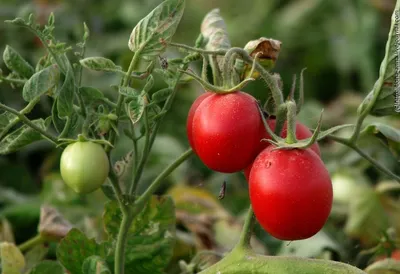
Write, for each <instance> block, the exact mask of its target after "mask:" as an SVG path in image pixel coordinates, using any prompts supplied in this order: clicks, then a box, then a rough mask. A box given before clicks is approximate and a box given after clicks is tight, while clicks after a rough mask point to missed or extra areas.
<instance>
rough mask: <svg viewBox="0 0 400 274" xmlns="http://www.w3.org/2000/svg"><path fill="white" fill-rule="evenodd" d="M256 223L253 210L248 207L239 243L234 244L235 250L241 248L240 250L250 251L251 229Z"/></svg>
mask: <svg viewBox="0 0 400 274" xmlns="http://www.w3.org/2000/svg"><path fill="white" fill-rule="evenodd" d="M255 222H256V219H255V218H254V212H253V208H252V207H251V205H250V207H249V210H248V212H247V215H246V219H245V221H244V225H243V229H242V232H241V234H240V238H239V242H238V243H237V244H236V246H235V249H236V248H242V249H250V248H251V247H250V240H251V236H252V234H253V227H254V224H255Z"/></svg>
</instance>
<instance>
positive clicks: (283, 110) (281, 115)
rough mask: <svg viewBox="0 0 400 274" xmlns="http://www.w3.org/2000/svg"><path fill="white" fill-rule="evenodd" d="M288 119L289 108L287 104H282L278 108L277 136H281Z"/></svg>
mask: <svg viewBox="0 0 400 274" xmlns="http://www.w3.org/2000/svg"><path fill="white" fill-rule="evenodd" d="M286 117H287V107H286V104H282V105H280V106H279V107H278V110H277V114H276V119H275V120H276V122H275V130H274V132H275V134H276V135H278V136H281V133H282V130H283V126H284V125H285V121H286Z"/></svg>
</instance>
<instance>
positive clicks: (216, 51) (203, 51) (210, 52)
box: [168, 42, 227, 55]
mask: <svg viewBox="0 0 400 274" xmlns="http://www.w3.org/2000/svg"><path fill="white" fill-rule="evenodd" d="M168 45H170V46H173V47H177V48H182V49H187V50H189V51H193V52H198V53H203V54H211V55H225V54H226V52H227V51H226V50H215V51H213V50H204V49H200V48H195V47H191V46H188V45H184V44H178V43H172V42H171V43H169V44H168Z"/></svg>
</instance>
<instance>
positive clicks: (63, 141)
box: [57, 134, 114, 148]
mask: <svg viewBox="0 0 400 274" xmlns="http://www.w3.org/2000/svg"><path fill="white" fill-rule="evenodd" d="M58 140H59V141H60V143H59V144H57V147H64V146H68V145H70V144H73V143H76V142H92V143H95V144H99V145H105V146H110V147H111V148H113V147H114V146H113V145H112V144H111V143H110V142H109V141H107V140H103V139H90V138H88V137H86V136H85V135H84V134H79V135H78V137H77V138H76V139H70V138H59V139H58Z"/></svg>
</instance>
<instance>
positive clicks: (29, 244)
mask: <svg viewBox="0 0 400 274" xmlns="http://www.w3.org/2000/svg"><path fill="white" fill-rule="evenodd" d="M44 242H45V239H44V238H43V236H42V235H40V234H37V235H36V236H34V237H33V238H31V239H29V240H27V241H26V242H24V243H22V244H20V245H19V246H18V248H19V250H21V252H25V251H28V250H29V249H31V248H33V247H35V246H37V245H39V244H42V243H44Z"/></svg>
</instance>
